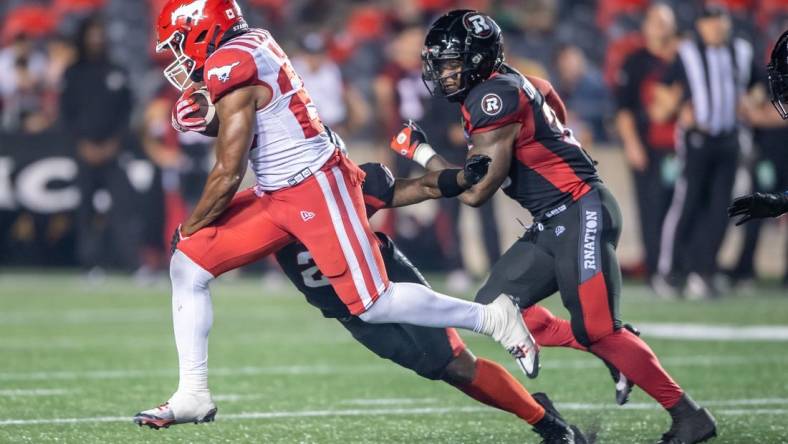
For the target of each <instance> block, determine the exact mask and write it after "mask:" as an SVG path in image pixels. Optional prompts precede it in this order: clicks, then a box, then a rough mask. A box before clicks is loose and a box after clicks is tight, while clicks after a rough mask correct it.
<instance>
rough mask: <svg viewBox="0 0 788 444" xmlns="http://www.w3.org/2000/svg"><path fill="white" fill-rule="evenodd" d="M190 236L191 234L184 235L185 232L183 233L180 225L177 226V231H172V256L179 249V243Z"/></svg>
mask: <svg viewBox="0 0 788 444" xmlns="http://www.w3.org/2000/svg"><path fill="white" fill-rule="evenodd" d="M188 238H189V236H184V235H183V233H181V226H180V225H178V228H176V229H175V232H174V233H172V240H171V241H170V256H172V255H173V254H175V250H177V249H178V243H179V242H180V241H182V240H184V239H188Z"/></svg>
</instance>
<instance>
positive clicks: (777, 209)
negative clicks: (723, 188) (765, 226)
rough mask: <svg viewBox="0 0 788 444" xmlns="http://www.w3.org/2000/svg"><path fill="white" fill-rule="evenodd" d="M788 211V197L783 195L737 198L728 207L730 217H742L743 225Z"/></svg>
mask: <svg viewBox="0 0 788 444" xmlns="http://www.w3.org/2000/svg"><path fill="white" fill-rule="evenodd" d="M786 211H788V195H786V194H782V193H753V194H750V195H749V196H742V197H739V198H736V199H735V200H734V201H733V203H732V204H731V206H729V207H728V217H736V216H742V218H741V219H739V220H738V221H737V222H736V225H737V226H738V225H741V224H743V223H746V222H748V221H750V220H752V219H761V218H764V217H777V216H779V215H781V214H783V213H785V212H786Z"/></svg>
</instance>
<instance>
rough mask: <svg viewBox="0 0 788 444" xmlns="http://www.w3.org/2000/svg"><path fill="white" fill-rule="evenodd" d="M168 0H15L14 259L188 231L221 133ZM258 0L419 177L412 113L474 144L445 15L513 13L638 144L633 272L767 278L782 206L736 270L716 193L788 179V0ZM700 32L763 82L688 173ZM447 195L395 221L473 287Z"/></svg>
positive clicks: (602, 142) (372, 155)
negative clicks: (786, 45)
mask: <svg viewBox="0 0 788 444" xmlns="http://www.w3.org/2000/svg"><path fill="white" fill-rule="evenodd" d="M163 3H164V0H139V1H126V0H5V1H4V2H3V3H0V23H1V24H2V32H0V73H2V77H1V78H0V228H1V229H2V230H0V233H2V237H1V238H0V265H3V266H9V265H22V266H73V265H78V266H80V267H81V268H82V269H83V270H84V271H85V272H86V273H87V274H88V276H91V275H100V274H101V273H102V272H103V270H106V269H120V270H125V271H134V272H135V273H136V275H137V277H138V278H139V279H140V280H141V281H145V280H146V279H148V278H153V277H155V276H158V275H160V274H161V273H162V270H165V269H166V266H167V261H168V248H167V243H168V241H169V236H170V233H172V231H173V230H174V228H175V227H176V226H177V224H178V223H180V222H181V221H182V220H183V219H185V218H186V216H187V214H188V211H189V210H190V207H191V206H192V205H193V204H194V203H195V202H196V201H197V199H198V198H199V193H200V191H201V189H202V184H203V181H204V179H205V177H206V176H207V172H208V170H209V169H210V167H211V164H212V157H211V156H212V154H211V145H212V139H209V138H207V137H203V136H201V135H198V134H193V133H186V134H180V133H177V132H175V131H174V130H173V129H172V128H171V125H170V109H171V106H172V104H173V103H174V100H175V99H176V98H177V96H178V92H177V91H175V90H174V89H173V88H172V87H171V86H170V85H169V84H167V83H166V82H165V81H164V78H163V76H162V75H161V69H162V68H163V67H164V66H165V65H166V64H167V63H169V61H170V54H155V53H154V51H153V47H154V46H155V45H154V43H155V42H154V41H155V36H154V35H153V33H152V30H153V23H154V21H155V19H156V16H157V14H158V11H159V10H160V8H161V5H162V4H163ZM238 3H239V4H240V6H241V7H242V9H243V10H244V12H245V13H246V16H247V21H248V22H249V24H250V26H253V27H262V28H266V29H269V30H270V31H271V32H272V34H273V35H274V36H275V38H277V40H278V41H279V42H280V44H281V45H282V46H283V47H284V48H285V49H286V50H287V51H288V53H289V54H290V57H291V60H292V62H293V65H294V66H295V69H296V71H297V72H298V73H299V74H300V75H301V76H302V78H303V80H304V82H305V84H306V87H307V89H308V90H309V93H310V95H311V97H312V99H313V101H314V102H315V103H316V104H317V106H318V109H319V111H320V115H321V118H322V120H323V122H324V123H326V124H327V125H329V126H331V127H332V128H333V129H334V130H335V131H337V132H338V133H340V134H341V135H342V136H343V137H344V138H345V139H346V140H347V141H348V144H349V145H350V147H351V152H352V153H353V147H354V146H358V147H364V149H365V150H366V151H367V152H365V153H364V156H363V157H364V158H365V159H375V160H378V161H381V162H384V163H386V164H387V165H389V166H391V167H392V169H393V170H395V173H396V174H397V175H401V176H407V175H410V174H417V173H418V170H417V167H414V165H413V164H412V163H411V162H409V161H407V160H403V159H402V158H399V157H396V156H394V155H393V154H390V152H389V151H388V148H387V146H388V140H389V139H390V137H391V136H392V135H393V134H395V133H396V132H397V131H398V129H399V126H400V124H401V122H402V121H404V120H407V119H413V120H415V121H417V122H419V123H420V124H421V125H422V127H423V128H424V129H425V130H426V131H427V133H428V134H429V135H430V137H431V143H432V145H433V146H434V147H436V148H437V149H438V150H439V152H440V153H441V154H442V155H444V156H445V157H446V158H448V159H450V160H452V161H454V162H461V161H462V159H463V157H464V153H463V149H462V147H463V146H464V144H465V142H464V137H463V130H462V127H461V125H460V113H459V109H457V107H456V106H454V105H451V104H448V103H445V102H443V101H441V100H435V99H433V98H431V97H430V96H429V94H428V92H427V90H426V89H425V88H424V86H423V84H422V81H421V61H420V51H421V45H422V43H423V36H424V33H425V30H426V27H427V26H428V25H429V23H430V22H431V21H432V20H433V19H434V18H436V17H437V15H439V14H440V13H441V12H443V11H446V10H448V9H452V8H456V7H467V8H470V9H479V10H483V11H485V12H487V13H490V14H491V15H492V16H493V17H494V18H495V19H496V20H497V21H498V23H499V24H500V25H501V26H502V28H503V30H504V33H505V34H504V35H505V47H506V56H507V62H508V63H509V64H511V65H512V66H514V67H516V68H517V69H519V70H520V71H522V72H523V73H526V74H529V75H535V76H539V77H543V78H546V79H549V80H550V81H551V82H552V84H553V85H554V86H555V88H556V90H557V91H558V93H559V94H560V96H561V97H562V98H563V100H564V101H565V103H566V105H567V109H568V111H569V116H568V120H569V122H568V126H569V127H570V128H573V129H574V130H575V131H576V133H577V136H578V138H579V140H580V141H581V142H582V143H583V144H584V146H586V147H588V148H590V151H591V153H592V155H593V153H594V152H595V151H596V152H599V151H601V150H621V152H622V153H623V156H624V158H625V159H626V164H627V165H628V166H629V168H630V172H629V173H626V172H623V171H622V172H621V174H622V175H623V174H631V176H632V179H633V180H632V184H633V185H634V194H635V196H636V198H637V206H638V214H639V219H640V222H639V224H640V232H641V238H642V244H643V251H644V255H643V259H642V261H641V262H640V263H637V264H632V266H631V267H628V269H627V270H626V272H628V273H629V274H631V276H632V277H635V278H640V279H643V280H645V281H646V282H648V283H649V284H650V285H652V286H653V288H654V290H655V291H656V292H657V293H659V294H663V295H670V294H671V293H673V292H674V290H675V288H677V287H678V286H679V285H678V284H677V283H676V282H675V275H676V274H678V275H680V276H681V278H680V279H681V280H682V284H684V283H686V285H687V287H688V291H689V293H690V294H692V295H694V296H697V297H713V296H715V295H716V294H718V293H719V286H718V284H717V280H716V279H717V278H718V277H719V276H720V275H722V274H724V275H726V276H727V277H728V278H729V280H730V281H732V282H747V281H750V280H752V279H753V278H755V277H756V270H755V266H754V263H755V261H754V258H755V253H756V251H755V250H756V246H757V244H758V239H759V235H760V232H761V226H762V224H763V223H767V224H768V223H780V221H778V222H772V221H768V222H754V223H750V224H748V225H746V226H745V227H744V228H743V230H744V231H745V234H744V242H743V245H742V248H741V253H740V255H739V259H738V262H737V263H736V264H735V266H734V267H733V268H731V269H725V270H722V269H720V267H719V265H718V263H717V261H716V258H717V253H718V250H719V249H720V245H721V244H722V237H723V235H724V233H725V229H726V227H727V219H726V218H725V213H724V207H723V208H722V210H720V208H719V207H720V205H721V204H720V203H715V202H714V201H720V202H723V201H724V202H727V201H728V200H729V198H730V197H731V194H732V189H733V184H734V180H735V179H739V181H743V182H744V183H745V184H746V185H745V188H744V190H745V191H749V190H755V191H775V190H783V189H786V188H788V154H787V153H788V126H786V125H785V124H784V123H783V122H782V121H780V120H779V118H778V117H777V115H776V113H775V112H774V110H773V109H772V107H771V105H770V104H769V102H768V98H767V95H766V90H765V83H764V81H765V78H764V77H765V69H764V66H765V63H766V60H767V58H768V54H769V51H770V48H771V46H772V44H773V43H774V41H775V40H776V39H777V37H778V36H779V35H780V33H781V32H782V31H783V30H785V29H786V28H788V3H787V2H785V1H784V0H727V1H722V0H720V1H715V2H713V3H707V2H703V1H683V0H667V1H660V2H651V1H648V0H598V1H592V0H476V1H455V0H377V1H363V2H362V1H351V0H292V1H285V0H238ZM682 39H696V40H698V41H700V42H701V44H702V45H703V47H715V46H720V47H731V48H733V47H734V46H737V48H738V49H737V50H736V51H734V50H733V49H731V51H732V52H731V53H732V54H733V53H735V54H739V52H737V51H739V49H741V51H743V53H746V52H747V48H749V51H750V54H751V59H750V61H749V63H746V64H747V66H746V67H745V66H738V65H736V64H735V63H734V66H735V67H736V69H737V70H740V71H741V72H742V73H743V72H746V73H747V77H748V79H747V81H744V80H742V79H741V78H740V77H736V80H737V81H741V82H742V84H743V85H744V87H743V88H741V90H739V89H736V90H735V91H734V90H731V91H726V92H725V93H727V94H731V95H732V99H731V100H728V101H723V102H724V103H726V106H730V107H731V110H732V111H731V114H730V115H731V116H732V118H734V119H735V126H736V131H735V134H733V133H730V134H728V133H713V132H712V131H711V130H709V131H708V132H704V131H700V132H701V135H702V137H704V139H703V140H704V141H705V142H704V143H708V144H711V142H709V141H713V140H717V139H715V138H717V137H722V136H721V134H723V135H727V136H729V137H728V138H727V139H725V140H728V141H733V142H731V143H730V144H731V146H732V148H731V149H730V151H731V152H732V153H733V154H732V155H730V156H727V157H726V160H725V162H727V164H724V162H723V160H719V159H716V157H723V156H716V154H712V156H715V160H714V162H713V163H715V165H716V164H720V165H718V166H715V167H709V168H701V169H695V170H693V171H686V169H685V170H684V171H683V172H682V163H681V162H680V161H677V154H676V147H677V144H678V143H684V140H682V137H683V136H681V135H680V134H681V133H682V132H681V131H680V130H681V129H686V128H687V127H690V126H692V125H693V124H692V116H691V115H692V113H697V112H698V110H697V109H694V110H693V104H692V103H691V102H692V100H691V99H690V98H689V94H688V91H687V89H688V88H689V87H690V85H689V83H688V82H689V81H688V80H687V78H688V77H691V76H688V75H686V74H685V75H684V76H683V77H682V76H678V77H677V76H676V75H675V72H676V66H677V62H676V60H677V59H678V55H677V54H678V48H679V46H680V42H681V41H682ZM736 57H738V55H737V56H736ZM736 63H739V60H737V61H736ZM685 65H686V63H685ZM750 67H752V69H750ZM684 69H685V70H687V71H689V68H688V67H687V66H684ZM709 72H710V73H711V72H713V70H711V71H709ZM737 72H738V71H737ZM682 79H683V83H682ZM682 85H683V87H684V89H683V90H682ZM721 94H722V93H721ZM687 115H689V117H687ZM682 119H683V120H682ZM720 140H723V139H720ZM677 142H678V143H677ZM715 143H716V142H715ZM726 143H728V142H726ZM711 149H713V147H712V148H711ZM720 152H722V151H720ZM707 163H711V162H707ZM682 174H684V175H690V177H689V180H690V182H691V183H695V184H696V185H693V186H695V187H697V188H698V189H701V190H704V191H703V192H699V194H700V196H699V197H696V200H697V201H696V202H694V203H691V204H690V203H684V206H690V207H692V209H693V211H695V214H694V215H692V216H691V217H679V218H678V219H677V220H678V222H676V223H675V224H673V225H676V226H675V227H673V228H671V225H670V223H668V224H667V228H666V223H665V220H666V219H667V220H671V216H670V214H669V213H670V212H671V206H672V205H673V206H678V207H681V206H682V205H681V204H677V203H676V202H675V201H676V200H677V199H676V197H675V196H674V188H676V183H677V181H678V182H679V183H681V182H682V179H681V178H682ZM685 179H688V178H687V177H685ZM679 188H681V187H679ZM676 189H677V188H676ZM682 192H684V191H682ZM690 194H692V193H690ZM687 198H689V197H688V196H687ZM704 206H708V208H706V207H704ZM439 207H440V208H439V210H438V211H437V212H436V214H435V216H434V218H431V219H430V220H428V221H425V220H419V219H418V218H415V217H413V216H411V215H409V214H407V213H403V212H394V211H389V212H386V213H385V216H384V217H383V220H382V221H378V225H379V227H380V228H381V229H382V230H384V231H387V232H389V233H391V234H394V235H395V236H396V237H397V238H398V240H399V243H400V244H401V245H402V247H403V249H404V250H405V251H406V252H409V253H410V254H412V255H413V256H412V257H418V258H420V260H421V262H422V263H419V264H417V265H420V266H422V267H423V268H427V269H429V268H430V267H429V264H432V267H434V269H435V270H440V271H444V272H447V273H449V274H448V276H449V281H448V282H449V285H450V287H454V288H453V289H456V290H461V289H463V288H468V287H469V286H470V285H471V284H472V282H473V279H474V277H473V276H471V275H470V274H469V273H468V272H467V271H466V270H467V267H466V264H465V261H464V259H463V256H462V253H461V245H462V242H463V236H462V234H461V231H460V230H459V228H458V220H459V212H460V205H459V203H458V201H457V200H454V199H451V200H448V199H447V200H442V201H440V203H439ZM679 209H680V208H679ZM493 210H494V209H493V207H492V204H489V203H488V204H487V205H485V206H483V207H482V208H481V211H480V213H479V214H480V226H481V232H482V236H481V237H482V241H483V245H484V251H483V252H479V254H485V255H486V256H487V260H489V261H490V262H493V261H495V260H496V259H497V257H498V256H499V255H500V254H501V239H500V233H499V221H497V220H496V214H495V212H494V211H493ZM628 223H629V224H631V225H634V224H635V223H636V222H635V221H631V222H628ZM782 223H783V224H784V221H782ZM711 227H713V228H711ZM671 230H673V231H672V232H671ZM682 236H683V238H682ZM666 237H672V238H674V239H673V241H672V242H674V243H677V244H679V245H681V246H683V247H684V248H685V251H683V252H681V253H676V252H673V251H671V254H672V255H673V256H674V257H676V256H677V255H678V257H679V258H684V259H683V260H681V261H679V262H681V263H680V264H678V265H675V264H674V266H673V267H668V269H669V272H665V270H661V269H660V268H661V265H660V256H661V255H662V256H664V255H665V251H664V249H665V248H666V246H667V245H669V244H670V242H668V241H666ZM693 239H698V241H697V245H695V244H693V243H692V242H695V241H694V240H693ZM671 248H672V247H671ZM677 248H678V247H677ZM661 250H662V251H661ZM781 251H783V252H785V251H788V248H786V247H782V249H781ZM663 261H664V259H663ZM259 266H260V267H262V269H263V270H270V267H271V265H268V264H261V265H259ZM662 268H665V267H662ZM677 269H679V270H678V272H677ZM256 271H259V270H256ZM781 278H782V279H787V278H788V275H785V277H783V276H781ZM786 282H788V281H786Z"/></svg>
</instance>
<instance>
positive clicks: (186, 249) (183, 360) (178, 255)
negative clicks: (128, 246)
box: [134, 190, 292, 428]
mask: <svg viewBox="0 0 788 444" xmlns="http://www.w3.org/2000/svg"><path fill="white" fill-rule="evenodd" d="M266 200H267V196H264V197H262V198H261V197H258V196H257V195H255V193H254V192H253V191H252V190H246V191H243V192H240V193H238V194H237V195H236V196H235V198H234V199H233V201H232V202H231V203H230V205H229V207H228V208H227V210H225V212H224V213H223V214H222V216H221V217H220V218H219V219H218V220H217V221H216V223H215V224H213V225H211V226H209V227H206V228H203V229H202V230H199V231H198V232H196V233H195V234H194V235H192V236H190V237H189V238H187V239H184V240H181V241H180V242H179V244H178V249H177V250H176V251H175V252H174V253H173V256H172V259H171V261H170V277H171V280H172V321H173V330H174V333H175V343H176V346H177V349H178V366H179V369H180V372H179V374H180V378H179V383H178V390H177V391H176V392H175V394H174V395H173V396H172V397H171V398H170V400H169V401H168V402H167V403H165V404H163V405H161V406H159V407H157V408H154V409H151V410H146V411H144V412H140V413H138V414H137V415H135V417H134V421H135V422H136V423H138V424H139V425H148V426H151V427H154V428H159V427H168V426H169V425H171V424H178V423H184V422H203V421H211V420H213V416H214V415H215V413H216V406H215V405H214V403H213V401H212V400H211V395H210V391H209V389H208V335H209V333H210V330H211V325H212V323H213V308H212V304H211V295H210V291H209V288H208V286H209V284H210V282H211V281H212V280H213V279H214V277H217V276H219V275H220V274H222V273H224V272H226V271H228V270H231V269H234V268H237V267H240V266H242V265H245V264H248V263H251V262H254V261H255V260H257V259H260V258H262V257H264V256H267V255H268V254H270V253H272V252H274V251H276V250H278V249H279V248H281V247H282V246H284V245H286V244H288V243H290V242H291V241H292V237H291V236H290V235H289V234H287V233H286V232H284V231H282V230H281V229H280V228H278V227H277V226H276V225H274V224H273V223H272V222H271V220H270V219H269V218H268V216H267V214H266V213H265V208H264V202H265V201H266Z"/></svg>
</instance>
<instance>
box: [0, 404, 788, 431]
mask: <svg viewBox="0 0 788 444" xmlns="http://www.w3.org/2000/svg"><path fill="white" fill-rule="evenodd" d="M752 401H753V400H750V399H744V400H727V401H725V402H727V403H729V404H730V405H733V403H735V402H741V403H742V405H751V402H752ZM783 401H784V400H783ZM703 404H707V405H712V404H713V402H703ZM558 407H559V408H560V409H562V410H606V411H610V409H611V405H610V404H592V403H559V404H558ZM624 409H636V410H646V409H649V410H651V409H654V410H657V409H659V407H658V406H657V405H656V404H655V403H649V404H646V403H637V404H632V405H631V406H626V407H624ZM485 412H487V413H492V412H498V411H497V410H495V409H492V408H489V407H483V406H467V407H401V408H376V409H338V410H333V409H329V410H302V411H273V412H242V413H228V414H219V415H218V418H219V420H248V419H288V418H310V417H328V416H331V417H333V416H376V415H442V414H447V413H485ZM714 413H715V414H720V415H730V416H739V415H754V414H766V415H785V414H788V408H772V409H768V408H758V409H719V410H715V411H714ZM97 422H129V423H130V422H131V417H130V416H95V417H86V418H48V419H0V427H6V426H15V425H55V424H82V423H97Z"/></svg>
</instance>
